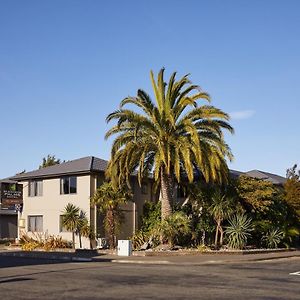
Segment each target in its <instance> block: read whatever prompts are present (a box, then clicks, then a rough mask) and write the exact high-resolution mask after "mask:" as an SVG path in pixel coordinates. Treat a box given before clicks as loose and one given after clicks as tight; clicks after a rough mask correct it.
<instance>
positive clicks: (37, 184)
mask: <svg viewBox="0 0 300 300" xmlns="http://www.w3.org/2000/svg"><path fill="white" fill-rule="evenodd" d="M28 196H29V197H36V196H43V180H31V181H29V185H28Z"/></svg>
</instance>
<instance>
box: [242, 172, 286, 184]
mask: <svg viewBox="0 0 300 300" xmlns="http://www.w3.org/2000/svg"><path fill="white" fill-rule="evenodd" d="M245 175H248V176H250V177H253V178H258V179H263V180H267V181H270V182H272V183H273V184H284V183H285V182H286V178H285V177H282V176H279V175H276V174H272V173H268V172H263V171H259V170H252V171H249V172H246V173H245Z"/></svg>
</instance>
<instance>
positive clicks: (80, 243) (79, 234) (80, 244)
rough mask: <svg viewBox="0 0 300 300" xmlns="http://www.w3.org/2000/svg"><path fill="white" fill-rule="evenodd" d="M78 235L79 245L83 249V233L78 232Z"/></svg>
mask: <svg viewBox="0 0 300 300" xmlns="http://www.w3.org/2000/svg"><path fill="white" fill-rule="evenodd" d="M78 236H79V247H80V249H81V248H82V242H81V233H80V231H79V233H78Z"/></svg>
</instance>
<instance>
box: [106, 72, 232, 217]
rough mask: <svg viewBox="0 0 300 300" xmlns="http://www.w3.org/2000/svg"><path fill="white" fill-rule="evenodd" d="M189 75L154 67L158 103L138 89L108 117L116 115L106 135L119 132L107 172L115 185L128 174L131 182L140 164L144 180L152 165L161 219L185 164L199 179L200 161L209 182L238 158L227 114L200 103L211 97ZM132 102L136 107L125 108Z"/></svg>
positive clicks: (222, 175) (223, 176)
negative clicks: (227, 135) (228, 140)
mask: <svg viewBox="0 0 300 300" xmlns="http://www.w3.org/2000/svg"><path fill="white" fill-rule="evenodd" d="M188 77H189V75H185V76H183V77H182V78H181V79H179V80H178V81H177V80H176V73H173V74H172V75H171V77H170V79H169V81H168V83H166V82H165V81H164V69H161V70H160V72H159V74H158V78H157V80H156V79H155V78H154V74H153V72H152V71H151V72H150V78H151V83H152V87H153V91H154V95H155V101H156V103H154V102H153V101H152V100H151V98H150V96H149V95H148V94H147V93H146V92H145V91H143V90H140V89H139V90H138V91H137V96H135V97H127V98H125V99H124V100H123V101H121V104H120V109H119V110H116V111H114V112H113V113H111V114H110V115H108V116H107V119H106V120H107V122H111V121H113V120H115V121H117V124H116V125H115V126H113V127H112V128H111V129H110V130H109V131H108V132H107V133H106V138H109V137H110V136H113V135H117V137H116V138H115V140H114V142H113V145H112V150H111V160H110V163H109V167H108V171H107V173H108V175H109V176H110V178H111V179H112V180H113V182H114V184H115V185H116V186H117V185H118V183H120V182H122V181H125V180H126V181H127V183H128V185H129V184H130V176H131V175H132V172H133V171H136V170H137V174H138V180H139V183H140V184H141V181H142V177H143V176H145V174H147V172H149V171H152V170H153V173H154V178H155V181H156V182H159V183H160V189H161V217H162V220H164V219H165V218H167V217H168V216H170V215H171V213H172V199H173V195H174V185H175V184H174V183H175V180H177V182H180V180H181V176H182V174H183V172H182V171H183V170H184V171H185V172H184V173H185V174H186V175H185V177H187V178H188V180H189V182H193V180H194V171H195V167H197V168H198V169H199V170H200V171H201V173H202V175H203V177H204V178H205V180H206V181H207V182H208V181H218V182H224V181H226V180H227V176H228V167H227V163H226V159H229V160H231V159H232V158H233V156H232V153H231V150H230V148H229V146H228V145H227V144H226V142H225V139H224V135H223V130H228V131H229V132H231V133H233V128H232V127H231V126H230V125H229V124H228V122H227V121H228V120H229V116H228V114H226V113H225V112H223V111H222V110H220V109H218V108H216V107H214V106H210V105H202V106H198V102H199V101H200V100H202V101H210V97H209V95H208V94H207V93H205V92H203V91H202V90H201V89H200V87H199V86H197V85H194V84H192V83H191V81H190V80H189V78H188ZM127 105H133V106H134V107H135V109H132V110H131V109H128V108H125V106H127ZM138 110H141V112H138Z"/></svg>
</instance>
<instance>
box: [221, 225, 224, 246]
mask: <svg viewBox="0 0 300 300" xmlns="http://www.w3.org/2000/svg"><path fill="white" fill-rule="evenodd" d="M220 233H221V236H220V246H222V245H223V234H224V230H223V228H222V226H220Z"/></svg>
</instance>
